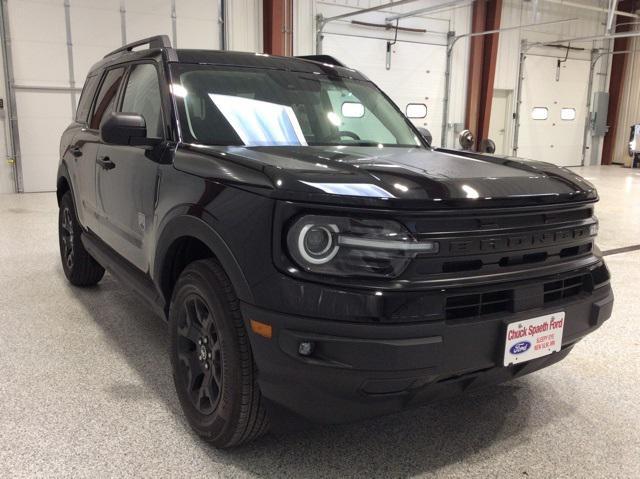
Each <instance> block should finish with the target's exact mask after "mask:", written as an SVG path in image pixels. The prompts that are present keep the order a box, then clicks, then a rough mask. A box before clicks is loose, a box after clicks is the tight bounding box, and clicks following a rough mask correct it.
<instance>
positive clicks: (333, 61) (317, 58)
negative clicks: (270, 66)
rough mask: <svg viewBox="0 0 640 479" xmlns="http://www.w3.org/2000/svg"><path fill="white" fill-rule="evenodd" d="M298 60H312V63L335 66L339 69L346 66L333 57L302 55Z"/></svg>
mask: <svg viewBox="0 0 640 479" xmlns="http://www.w3.org/2000/svg"><path fill="white" fill-rule="evenodd" d="M296 58H301V59H303V60H311V61H312V62H320V63H328V64H329V65H335V66H337V67H343V66H345V64H344V63H342V62H341V61H339V60H337V59H335V58H334V57H332V56H331V55H300V56H297V57H296Z"/></svg>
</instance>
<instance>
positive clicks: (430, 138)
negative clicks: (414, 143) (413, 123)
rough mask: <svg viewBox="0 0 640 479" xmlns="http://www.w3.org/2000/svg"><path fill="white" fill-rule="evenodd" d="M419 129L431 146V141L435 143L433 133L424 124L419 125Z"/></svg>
mask: <svg viewBox="0 0 640 479" xmlns="http://www.w3.org/2000/svg"><path fill="white" fill-rule="evenodd" d="M418 131H419V132H420V134H421V135H422V138H424V139H425V141H426V142H427V143H429V146H431V143H433V136H432V135H431V132H430V131H429V130H427V129H426V128H424V127H422V126H419V127H418Z"/></svg>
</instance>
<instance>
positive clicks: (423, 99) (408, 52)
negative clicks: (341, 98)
mask: <svg viewBox="0 0 640 479" xmlns="http://www.w3.org/2000/svg"><path fill="white" fill-rule="evenodd" d="M344 45H345V37H343V36H340V35H331V34H328V35H326V36H325V38H324V40H323V51H324V52H325V53H326V54H327V55H332V56H334V57H336V58H337V59H338V60H340V61H342V62H343V63H344V64H345V65H347V66H349V67H352V68H355V69H356V70H359V71H361V72H362V73H364V74H365V75H366V76H367V77H369V78H370V79H371V80H372V81H373V82H374V83H376V84H377V85H378V86H379V87H380V88H381V89H382V90H383V91H384V92H385V93H387V95H389V97H391V99H392V100H393V101H394V102H395V103H396V104H397V105H398V107H399V108H400V109H401V110H402V111H403V112H404V111H405V108H406V105H407V104H408V103H424V104H426V105H427V109H428V113H427V117H426V118H424V119H418V120H414V124H415V125H416V126H423V127H425V128H428V129H429V130H430V131H431V134H432V135H433V141H434V145H440V144H441V141H440V136H441V131H440V130H441V129H440V126H441V124H442V101H443V98H442V95H443V93H444V71H445V67H446V50H445V47H443V46H439V45H426V44H416V43H401V42H398V43H396V44H395V45H393V47H392V48H393V53H392V55H391V69H390V70H387V69H386V56H387V42H386V40H378V39H372V38H360V37H349V42H348V45H349V48H348V49H345V48H344Z"/></svg>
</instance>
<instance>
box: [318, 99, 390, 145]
mask: <svg viewBox="0 0 640 479" xmlns="http://www.w3.org/2000/svg"><path fill="white" fill-rule="evenodd" d="M327 95H328V96H329V100H330V101H331V107H332V108H333V113H334V114H335V115H336V117H335V118H336V122H337V123H338V124H337V125H336V126H339V128H340V130H341V131H347V132H350V133H355V134H356V135H357V136H358V137H359V138H360V139H362V140H372V139H374V138H375V141H377V142H379V143H382V144H394V143H397V142H398V141H397V139H396V138H394V136H393V135H392V134H391V132H390V131H389V129H388V128H387V127H386V126H384V125H383V124H382V122H381V121H380V120H379V119H378V117H377V116H375V115H373V114H372V113H371V112H370V111H369V110H367V109H366V108H364V106H363V107H362V109H361V110H360V111H359V112H358V114H350V111H351V112H356V111H357V110H356V108H355V107H356V106H357V105H361V103H360V100H359V99H358V98H357V97H356V96H355V95H353V93H352V92H351V91H349V90H346V89H345V90H340V89H337V88H334V89H330V90H327ZM360 113H361V114H360Z"/></svg>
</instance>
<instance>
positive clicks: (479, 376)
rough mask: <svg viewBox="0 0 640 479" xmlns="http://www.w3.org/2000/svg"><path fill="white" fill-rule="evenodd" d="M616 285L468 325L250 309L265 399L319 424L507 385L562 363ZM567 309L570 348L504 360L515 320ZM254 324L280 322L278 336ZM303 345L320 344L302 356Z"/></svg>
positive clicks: (599, 318) (603, 310) (605, 313)
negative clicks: (331, 317) (335, 317)
mask: <svg viewBox="0 0 640 479" xmlns="http://www.w3.org/2000/svg"><path fill="white" fill-rule="evenodd" d="M612 307H613V292H612V290H611V287H610V286H609V284H608V283H606V284H604V285H603V286H601V287H599V288H597V289H595V290H594V291H593V292H591V293H590V294H589V295H586V296H579V297H576V298H575V299H573V300H572V301H566V302H562V303H561V304H558V303H556V304H554V305H553V306H548V307H543V308H535V309H531V310H527V311H521V312H517V313H510V314H505V313H502V314H497V315H487V316H483V317H481V318H476V319H472V320H465V321H451V320H440V321H430V322H420V323H398V324H379V323H378V324H376V323H355V322H343V321H330V320H323V319H310V318H305V317H300V316H292V315H286V314H282V313H276V312H272V311H267V310H264V309H261V308H257V307H255V306H251V305H248V304H243V305H242V311H243V316H244V318H245V322H246V323H247V324H246V326H247V330H248V331H249V335H250V340H251V346H252V349H253V354H254V358H255V361H256V365H257V368H258V371H259V375H258V382H259V385H260V388H261V391H262V394H263V395H264V397H265V398H266V399H267V400H269V401H271V402H272V403H275V404H276V405H278V406H281V407H284V408H286V409H287V410H289V411H291V412H293V413H295V414H297V415H300V416H302V417H304V418H307V419H310V420H312V421H315V422H325V423H342V422H349V421H353V420H358V419H362V418H366V417H371V416H377V415H383V414H389V413H392V412H396V411H400V410H403V409H406V408H409V407H412V406H418V405H421V404H424V403H426V402H428V401H430V400H433V399H439V398H442V397H446V396H450V395H453V394H457V393H460V392H462V391H467V390H470V389H474V388H477V387H480V386H484V385H487V384H496V383H500V382H504V381H507V380H510V379H513V378H516V377H519V376H522V375H525V374H528V373H530V372H533V371H536V370H538V369H541V368H544V367H547V366H549V365H551V364H553V363H555V362H557V361H559V360H561V359H563V358H564V357H565V356H566V355H567V354H568V353H569V352H570V350H571V348H572V347H573V345H574V344H575V343H576V342H578V341H579V340H580V339H581V338H582V337H584V336H585V335H587V334H589V333H591V332H593V331H594V330H595V329H597V328H598V327H599V326H601V325H602V323H603V322H604V321H605V320H606V319H608V318H609V317H610V315H611V310H612ZM558 311H564V312H565V326H564V333H563V344H562V350H561V351H560V352H557V353H553V354H551V355H549V356H545V357H542V358H538V359H534V360H532V361H529V362H526V363H522V364H518V365H513V366H509V367H503V366H502V356H503V353H504V338H505V331H506V325H507V324H508V323H511V322H514V321H518V320H525V319H529V318H532V317H537V316H541V315H545V314H550V313H554V312H558ZM250 320H255V321H260V322H262V323H267V324H269V325H271V326H272V331H273V335H272V338H271V339H267V338H265V337H262V336H259V335H257V334H255V333H253V332H251V326H250V324H249V321H250ZM302 341H311V342H313V344H314V349H313V353H312V354H311V355H310V356H308V357H305V356H302V355H300V354H299V353H298V347H299V344H300V342H302Z"/></svg>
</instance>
